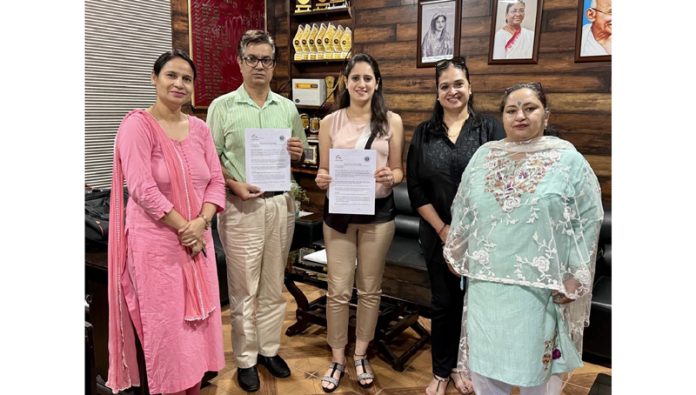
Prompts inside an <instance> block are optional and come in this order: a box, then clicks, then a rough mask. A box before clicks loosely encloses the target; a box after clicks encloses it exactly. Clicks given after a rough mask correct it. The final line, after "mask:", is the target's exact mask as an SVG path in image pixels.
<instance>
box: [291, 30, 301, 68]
mask: <svg viewBox="0 0 696 395" xmlns="http://www.w3.org/2000/svg"><path fill="white" fill-rule="evenodd" d="M303 32H304V31H303V29H302V25H300V26H298V27H297V33H295V37H294V38H293V39H292V47H293V48H295V56H294V57H293V60H302V55H303V53H304V50H303V48H302V45H301V42H302V33H303Z"/></svg>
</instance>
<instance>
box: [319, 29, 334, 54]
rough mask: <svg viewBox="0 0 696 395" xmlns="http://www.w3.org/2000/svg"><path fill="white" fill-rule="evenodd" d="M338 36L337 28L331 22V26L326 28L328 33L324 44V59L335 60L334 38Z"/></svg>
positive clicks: (325, 35) (325, 34) (323, 40)
mask: <svg viewBox="0 0 696 395" xmlns="http://www.w3.org/2000/svg"><path fill="white" fill-rule="evenodd" d="M335 34H336V26H334V25H333V23H331V22H329V26H328V27H327V28H326V33H324V38H323V39H322V42H323V44H324V57H323V59H333V52H334V50H333V37H334V35H335Z"/></svg>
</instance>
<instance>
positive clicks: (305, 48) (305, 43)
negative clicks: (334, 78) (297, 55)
mask: <svg viewBox="0 0 696 395" xmlns="http://www.w3.org/2000/svg"><path fill="white" fill-rule="evenodd" d="M310 30H312V27H311V26H309V23H308V24H306V25H304V29H302V39H301V40H300V45H301V46H302V59H300V60H309V33H310Z"/></svg>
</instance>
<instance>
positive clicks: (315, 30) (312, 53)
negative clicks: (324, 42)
mask: <svg viewBox="0 0 696 395" xmlns="http://www.w3.org/2000/svg"><path fill="white" fill-rule="evenodd" d="M317 34H319V26H317V24H316V23H313V24H312V29H311V30H310V31H309V39H308V40H307V46H308V47H309V57H308V59H309V60H316V59H317V46H316V44H315V40H316V39H317Z"/></svg>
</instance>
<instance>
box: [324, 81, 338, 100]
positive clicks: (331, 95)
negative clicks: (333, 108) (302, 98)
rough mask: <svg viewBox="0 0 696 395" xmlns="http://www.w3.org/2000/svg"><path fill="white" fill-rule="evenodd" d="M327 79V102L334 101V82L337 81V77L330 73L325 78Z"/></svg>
mask: <svg viewBox="0 0 696 395" xmlns="http://www.w3.org/2000/svg"><path fill="white" fill-rule="evenodd" d="M324 81H326V103H333V102H334V89H335V88H334V83H335V82H336V77H334V76H332V75H330V76H327V77H326V78H324Z"/></svg>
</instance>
